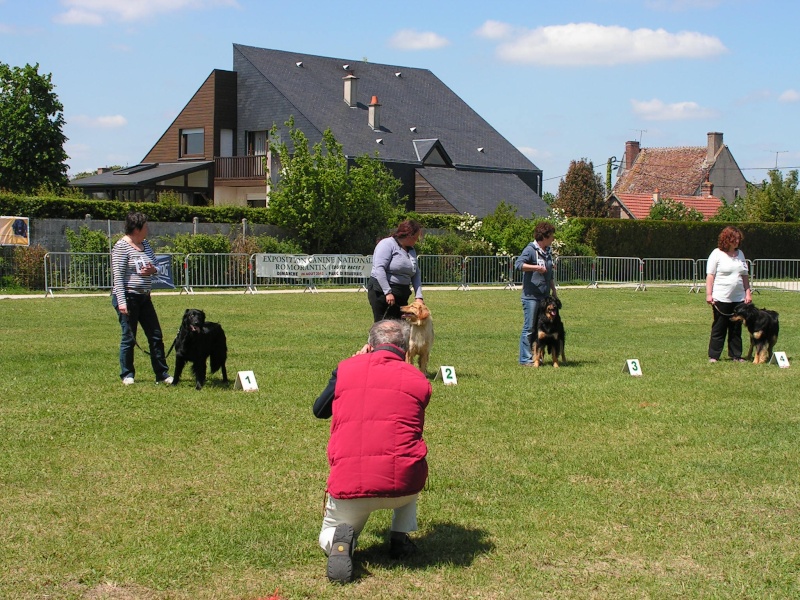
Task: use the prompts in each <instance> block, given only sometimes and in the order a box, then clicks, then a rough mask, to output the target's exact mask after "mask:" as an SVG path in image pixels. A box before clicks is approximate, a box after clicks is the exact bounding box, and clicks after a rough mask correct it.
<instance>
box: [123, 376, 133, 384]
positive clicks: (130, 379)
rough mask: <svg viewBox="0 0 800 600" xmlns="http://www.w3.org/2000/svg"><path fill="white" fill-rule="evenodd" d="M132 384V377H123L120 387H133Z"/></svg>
mask: <svg viewBox="0 0 800 600" xmlns="http://www.w3.org/2000/svg"><path fill="white" fill-rule="evenodd" d="M133 383H134V381H133V377H125V378H124V379H123V380H122V385H133Z"/></svg>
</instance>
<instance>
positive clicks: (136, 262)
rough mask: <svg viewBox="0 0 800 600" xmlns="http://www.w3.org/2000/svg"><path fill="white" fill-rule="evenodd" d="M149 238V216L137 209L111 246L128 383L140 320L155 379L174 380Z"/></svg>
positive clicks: (114, 301)
mask: <svg viewBox="0 0 800 600" xmlns="http://www.w3.org/2000/svg"><path fill="white" fill-rule="evenodd" d="M146 238H147V217H146V216H145V215H143V214H142V213H138V212H133V213H128V216H127V218H126V219H125V235H124V236H122V237H121V238H120V239H119V241H118V242H117V243H116V244H114V248H113V250H111V272H112V275H113V286H112V289H111V304H112V305H113V306H114V308H115V309H116V311H117V316H118V317H119V324H120V326H121V327H122V340H121V341H120V344H119V368H120V373H119V376H120V378H121V379H122V383H124V384H125V385H131V384H132V383H133V382H134V376H135V369H134V366H133V351H134V348H135V346H136V330H137V329H138V326H139V324H140V323H141V325H142V329H143V330H144V334H145V335H146V336H147V341H148V342H149V344H150V364H151V365H152V367H153V372H154V373H155V375H156V383H166V384H170V383H172V377H170V376H169V368H168V367H167V360H166V357H165V356H164V336H163V335H162V333H161V325H160V324H159V322H158V315H157V314H156V309H155V307H154V306H153V301H152V300H151V299H150V288H151V285H152V283H151V278H152V276H153V275H155V274H156V273H158V269H157V268H156V266H155V262H156V255H155V253H154V252H153V249H152V248H151V247H150V243H149V242H148V241H147V239H146Z"/></svg>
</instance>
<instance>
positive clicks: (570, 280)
mask: <svg viewBox="0 0 800 600" xmlns="http://www.w3.org/2000/svg"><path fill="white" fill-rule="evenodd" d="M555 273H556V274H555V278H556V284H557V285H559V286H563V285H585V286H593V287H596V285H595V281H594V274H595V265H594V257H593V256H559V257H558V258H556V263H555Z"/></svg>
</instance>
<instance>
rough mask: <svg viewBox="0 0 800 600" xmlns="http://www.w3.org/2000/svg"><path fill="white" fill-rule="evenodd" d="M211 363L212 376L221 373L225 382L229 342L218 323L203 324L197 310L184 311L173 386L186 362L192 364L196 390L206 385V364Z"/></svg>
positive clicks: (177, 345) (201, 316) (203, 317)
mask: <svg viewBox="0 0 800 600" xmlns="http://www.w3.org/2000/svg"><path fill="white" fill-rule="evenodd" d="M209 358H210V359H211V372H212V373H216V372H217V371H218V370H219V369H222V381H223V382H227V381H228V371H227V370H226V369H225V361H226V360H228V342H227V340H226V339H225V332H224V331H223V330H222V326H221V325H220V324H219V323H212V322H211V321H206V313H204V312H203V311H202V310H198V309H196V308H187V309H186V312H185V313H183V321H182V322H181V328H180V329H179V330H178V337H177V338H176V339H175V375H174V376H173V378H172V385H178V383H179V382H180V379H181V373H183V367H184V366H185V365H186V363H187V362H191V363H192V371H193V372H194V377H195V380H196V384H195V386H194V387H195V389H198V390H199V389H201V388H202V387H203V385H204V384H205V382H206V370H207V367H206V361H207V360H208V359H209Z"/></svg>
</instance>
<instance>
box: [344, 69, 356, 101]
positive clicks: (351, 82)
mask: <svg viewBox="0 0 800 600" xmlns="http://www.w3.org/2000/svg"><path fill="white" fill-rule="evenodd" d="M342 79H344V101H345V102H346V103H347V106H349V107H350V108H355V107H356V106H357V105H358V77H356V76H355V75H353V72H352V71H350V72H349V73H348V74H347V75H345V76H344V77H342Z"/></svg>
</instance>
